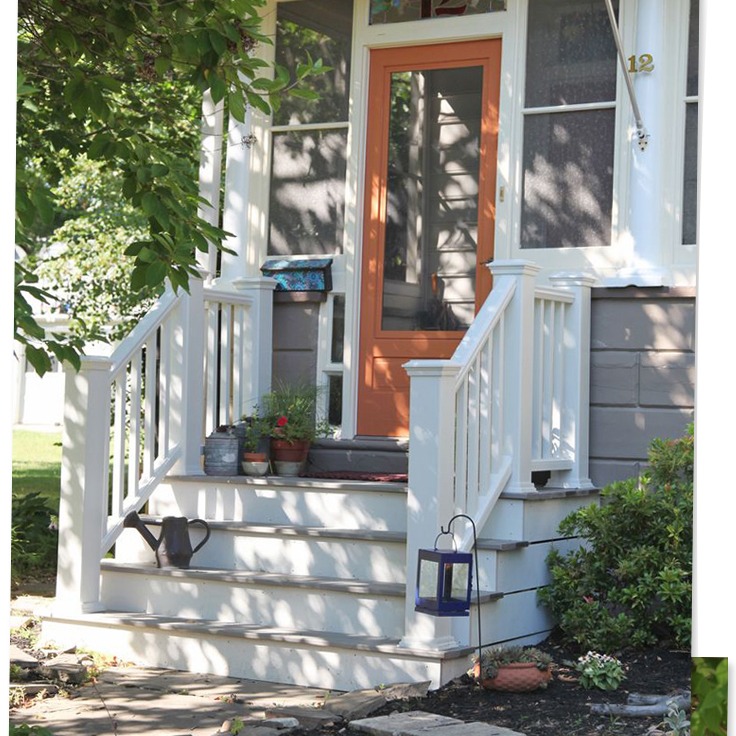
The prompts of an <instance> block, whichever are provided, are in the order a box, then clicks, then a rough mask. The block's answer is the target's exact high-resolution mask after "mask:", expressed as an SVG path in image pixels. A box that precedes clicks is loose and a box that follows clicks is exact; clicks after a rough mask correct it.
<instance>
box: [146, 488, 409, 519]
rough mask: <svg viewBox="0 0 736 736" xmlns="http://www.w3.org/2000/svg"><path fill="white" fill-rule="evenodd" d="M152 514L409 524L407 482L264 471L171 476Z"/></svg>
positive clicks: (154, 502)
mask: <svg viewBox="0 0 736 736" xmlns="http://www.w3.org/2000/svg"><path fill="white" fill-rule="evenodd" d="M148 512H149V514H153V515H157V516H187V517H189V518H202V519H217V520H220V521H247V522H249V523H254V524H276V525H300V526H317V527H325V528H334V529H373V530H376V531H405V530H406V485H404V484H401V483H371V482H365V481H337V480H324V479H322V480H320V479H310V478H287V477H280V476H266V477H265V478H247V477H245V476H232V477H230V476H205V475H197V476H172V477H169V478H167V479H166V480H165V482H164V483H162V484H161V485H160V486H159V487H158V488H157V489H156V493H155V494H154V495H153V497H152V498H151V500H150V501H149V506H148Z"/></svg>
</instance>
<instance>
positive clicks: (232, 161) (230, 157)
mask: <svg viewBox="0 0 736 736" xmlns="http://www.w3.org/2000/svg"><path fill="white" fill-rule="evenodd" d="M250 127H251V112H250V111H248V113H247V114H246V116H245V122H244V123H239V122H237V120H235V119H234V118H232V117H231V118H230V120H229V123H228V131H227V136H225V137H224V138H223V140H224V141H225V145H227V157H226V161H225V201H224V203H223V212H222V228H223V230H225V231H227V232H229V233H232V236H231V237H229V238H228V239H227V240H226V241H225V245H226V247H227V248H229V249H230V250H231V251H233V253H232V254H229V253H223V254H222V260H221V265H220V278H221V281H222V282H224V283H227V282H229V281H233V280H235V279H236V278H240V277H243V276H245V275H246V274H247V273H248V270H247V268H248V261H247V259H248V217H249V215H250V211H249V203H250V196H251V191H250V190H251V187H250V157H251V150H250V147H249V144H248V143H247V141H248V140H249V138H248V135H249V132H250Z"/></svg>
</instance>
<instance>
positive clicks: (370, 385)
mask: <svg viewBox="0 0 736 736" xmlns="http://www.w3.org/2000/svg"><path fill="white" fill-rule="evenodd" d="M609 10H612V11H613V15H614V17H615V18H616V21H615V24H614V25H613V26H612V23H611V15H610V13H609ZM697 29H698V2H697V0H692V2H688V0H619V2H614V3H609V2H608V0H596V1H595V2H591V1H590V0H585V1H583V0H565V1H564V2H556V1H555V2H553V1H551V0H397V1H396V2H394V1H393V0H385V1H384V0H282V1H280V2H277V1H276V0H269V2H268V3H267V8H266V9H265V12H264V31H265V33H266V34H267V35H269V36H271V37H273V38H274V39H275V44H274V46H273V47H271V46H267V47H266V46H264V47H263V48H262V49H261V51H262V53H263V54H264V55H266V56H267V58H269V59H271V58H275V59H276V60H278V61H280V62H281V63H285V64H287V65H288V64H291V63H292V62H293V60H294V59H295V58H298V56H299V54H301V53H304V52H306V51H308V52H309V53H310V54H311V55H312V56H313V57H322V58H324V60H325V62H326V63H327V64H329V66H330V67H332V71H331V72H329V73H328V74H326V75H323V76H320V77H319V78H318V79H317V80H315V85H316V89H317V90H318V91H319V92H320V97H319V101H318V102H317V103H316V104H309V103H306V102H305V101H303V100H298V99H297V100H294V101H291V102H285V103H284V104H283V105H282V107H281V108H280V111H279V112H278V114H277V115H276V116H275V118H274V119H267V118H266V117H264V116H263V115H262V114H260V113H258V112H256V111H252V113H251V114H250V116H249V118H248V121H247V123H246V124H244V125H240V124H237V123H235V122H233V121H231V120H227V118H226V116H225V115H224V114H223V111H222V110H221V109H217V108H214V107H213V106H212V105H209V104H208V103H207V101H205V104H204V108H203V109H204V113H205V126H204V133H205V135H204V155H203V159H202V168H201V174H202V177H201V181H202V193H203V195H204V196H205V197H206V198H207V199H208V200H209V201H210V202H211V203H212V204H213V205H214V208H213V209H212V213H213V214H212V215H211V216H213V217H216V216H217V213H218V212H220V211H221V212H222V219H223V225H224V228H225V229H226V230H228V231H229V232H231V233H233V236H232V238H230V239H229V241H228V243H227V245H228V247H229V249H230V250H231V251H232V254H223V255H222V257H221V259H219V260H218V259H216V258H215V256H214V254H212V255H211V257H210V258H208V259H206V261H203V262H202V264H201V265H202V268H203V272H204V279H203V282H201V283H195V284H193V288H192V294H191V296H190V297H186V296H184V295H180V296H179V297H174V295H173V294H167V295H165V296H164V297H163V298H162V300H161V301H160V303H159V304H158V305H157V307H156V308H155V309H154V310H153V311H152V312H151V314H149V315H148V316H147V317H146V318H145V319H144V320H142V322H141V324H140V325H139V327H138V328H136V331H135V332H134V333H133V335H131V337H130V338H129V339H127V340H125V341H123V342H122V343H121V345H120V346H119V347H118V348H117V349H116V351H115V353H114V354H113V356H112V357H110V358H102V357H100V358H89V359H88V360H86V361H85V365H84V369H83V370H82V371H81V372H80V373H79V374H73V373H70V374H68V376H67V396H66V409H65V412H66V414H65V429H64V467H63V475H62V507H61V509H60V515H59V524H60V529H61V531H62V532H63V533H62V534H61V535H60V539H61V546H60V557H59V577H58V589H57V609H56V611H55V612H54V615H53V616H52V618H51V619H50V620H49V621H47V622H46V625H45V626H46V632H47V633H48V635H50V636H53V637H55V638H57V639H60V640H67V639H75V640H78V641H79V640H82V641H83V642H84V643H85V644H87V645H88V646H94V647H96V648H105V647H106V646H113V645H114V646H115V647H116V648H117V649H118V654H120V652H121V651H124V652H125V654H124V655H123V656H126V657H130V658H132V659H137V660H140V661H143V662H148V663H153V664H158V665H161V666H169V667H180V668H190V669H193V670H198V671H209V672H218V673H221V674H230V675H237V676H249V677H259V678H265V679H272V680H279V681H286V682H297V683H302V684H313V685H320V686H323V687H331V688H336V689H344V688H348V687H353V686H355V687H367V686H371V685H375V684H377V683H379V682H389V681H392V680H395V679H422V680H426V679H429V680H431V681H432V682H433V684H435V685H437V684H440V683H442V682H445V681H447V680H448V679H449V678H451V677H454V676H455V675H457V674H459V673H460V672H463V671H465V669H466V668H467V658H468V655H469V653H470V652H472V651H473V649H474V648H477V646H478V636H481V638H482V640H483V641H482V643H484V644H489V643H494V642H502V641H510V640H514V641H521V642H534V641H539V640H540V639H542V638H544V637H545V636H547V634H548V633H549V631H550V629H551V627H552V626H553V623H554V622H553V621H551V619H550V617H549V615H548V614H547V612H546V611H544V610H543V609H541V608H540V607H539V606H538V604H537V602H536V590H537V589H538V588H539V587H540V586H542V585H544V584H545V583H546V582H547V580H548V578H547V571H546V566H545V558H546V555H547V553H548V552H549V551H550V550H551V549H569V548H571V547H572V546H574V545H575V540H567V539H560V538H559V536H558V533H557V524H558V523H559V521H560V520H561V518H563V517H564V516H565V515H566V514H567V513H568V512H569V511H571V510H572V509H574V508H577V507H579V506H580V505H582V504H586V503H595V502H597V489H598V488H600V487H601V486H602V485H604V484H606V483H608V482H609V481H611V480H616V479H621V478H625V477H628V476H630V475H633V474H636V473H637V472H638V471H639V469H640V468H641V466H642V464H643V463H644V462H645V461H646V451H647V447H648V445H649V441H650V440H651V439H652V438H653V437H656V436H677V435H679V434H680V433H681V432H682V430H683V429H684V427H685V425H686V423H687V422H688V421H690V420H691V419H692V416H693V408H694V398H693V395H694V325H695V284H696V278H695V276H696V268H695V266H696V243H695V234H696V230H697V228H696V215H697V155H696V154H697V110H698V94H697V88H698V85H697V58H698V31H697ZM619 39H620V47H619V46H618V43H619ZM629 83H630V84H629ZM223 130H226V131H227V137H226V138H223V136H222V135H221V132H222V131H223ZM225 141H226V145H227V153H226V166H225V171H224V172H221V171H220V170H219V162H220V161H221V159H222V156H221V155H220V153H221V146H222V145H223V144H224V143H225ZM221 180H224V199H223V201H222V202H220V201H219V191H220V182H221ZM264 274H266V275H264ZM274 278H275V280H274ZM321 279H323V281H320V280H321ZM277 282H278V283H279V286H277V285H276V284H277ZM317 282H319V283H318V285H317V286H315V285H314V284H315V283H317ZM203 356H204V360H203ZM273 378H278V379H301V380H303V379H307V380H309V381H314V382H315V383H317V384H319V385H322V386H324V387H325V403H324V406H323V411H324V413H325V414H326V415H327V417H328V418H329V420H330V421H331V423H332V424H333V425H335V426H338V427H339V432H338V434H337V439H334V440H332V441H331V442H324V443H321V445H320V446H318V447H315V448H314V451H313V453H312V469H313V471H314V473H315V474H317V475H318V474H319V472H320V471H321V472H322V473H323V476H324V475H326V474H327V471H330V472H334V471H340V470H343V471H348V470H351V469H361V470H365V469H366V468H368V469H370V470H374V471H380V470H387V469H389V465H390V467H391V469H392V470H394V469H395V468H396V467H400V464H401V463H402V462H403V463H404V466H403V467H404V469H407V470H408V481H407V483H406V484H405V485H404V484H396V483H378V484H370V483H360V482H355V481H350V480H336V479H334V478H329V479H326V480H321V481H320V480H318V479H313V478H309V479H306V478H300V479H288V478H267V479H258V480H252V479H246V478H244V477H242V476H232V477H212V476H204V475H203V474H202V459H201V448H202V445H203V443H204V440H205V437H206V436H207V435H208V434H209V433H210V432H211V431H212V430H213V429H214V428H216V427H217V426H218V425H221V424H229V423H231V422H233V421H235V420H237V419H238V418H239V417H240V416H241V415H243V414H244V413H247V412H248V411H249V410H250V409H251V408H252V406H253V405H254V404H255V403H257V401H258V399H259V398H260V396H262V395H263V393H265V392H266V391H267V390H268V389H269V387H270V385H271V381H272V379H273ZM111 417H112V426H111ZM407 450H408V452H407ZM110 455H112V457H113V461H112V463H111V464H108V462H107V458H108V457H110ZM394 463H397V465H394ZM145 504H147V506H146V510H147V513H148V515H149V517H148V518H147V520H148V521H149V523H150V524H151V525H152V528H154V530H156V529H157V528H158V527H157V526H156V524H158V523H160V519H159V517H162V516H166V515H174V516H186V517H189V518H193V517H198V518H203V519H205V520H206V521H207V522H208V523H209V525H210V528H211V530H212V536H211V538H210V539H209V540H208V541H207V543H206V544H205V545H204V547H203V548H202V549H201V551H199V552H197V554H196V555H195V557H194V559H193V563H192V568H191V569H190V570H179V569H177V570H170V569H159V568H156V567H153V566H152V551H151V550H150V549H149V547H148V546H147V545H146V544H145V543H143V542H142V541H141V538H140V536H139V535H138V534H137V533H136V532H135V530H131V529H129V528H126V527H125V526H124V523H123V522H124V519H125V517H126V515H127V514H128V513H129V512H131V511H134V510H135V511H139V510H141V509H142V508H143V507H144V505H145ZM458 514H459V515H461V516H470V517H472V518H473V520H474V522H475V524H476V526H477V532H478V543H477V545H475V546H476V550H477V551H478V552H479V553H480V570H479V571H478V579H479V583H480V587H481V593H480V595H479V598H480V600H479V601H474V603H473V607H472V610H471V616H470V617H469V618H454V617H434V616H429V615H427V614H426V613H422V612H417V611H415V606H414V584H415V580H416V568H417V552H418V550H419V549H423V548H427V547H431V546H432V544H433V543H434V540H435V539H436V536H437V534H438V533H439V531H440V530H441V529H442V528H443V527H444V526H445V525H446V524H448V522H449V521H450V520H451V519H452V518H453V517H455V516H456V515H458ZM456 531H457V537H458V540H457V543H458V546H459V548H460V549H465V550H469V549H470V548H472V547H473V543H474V538H473V536H472V535H471V534H470V531H471V530H470V528H469V527H468V525H466V524H463V523H462V522H460V523H458V526H457V529H456ZM156 533H158V532H157V531H156ZM113 546H114V550H115V557H114V559H105V560H103V561H102V562H101V558H102V557H103V555H105V553H107V552H108V550H110V549H111V548H112V547H113ZM476 624H482V633H481V634H478V633H477V632H478V628H480V627H477V626H476ZM121 648H123V649H121Z"/></svg>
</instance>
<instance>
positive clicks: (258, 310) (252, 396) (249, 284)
mask: <svg viewBox="0 0 736 736" xmlns="http://www.w3.org/2000/svg"><path fill="white" fill-rule="evenodd" d="M232 283H233V286H234V288H235V289H236V290H237V291H242V292H245V293H249V294H250V295H251V296H252V301H251V304H250V308H249V310H248V330H247V332H248V334H247V342H246V346H245V347H246V350H247V353H248V357H249V359H248V360H246V361H244V362H245V364H244V366H243V367H244V370H245V375H244V377H243V383H244V386H243V390H242V395H243V396H244V397H245V400H246V401H245V403H244V407H243V410H244V411H246V412H247V411H250V410H251V409H253V407H254V406H255V404H257V403H258V402H259V401H260V400H261V398H262V397H263V395H264V394H267V393H268V392H269V391H270V390H271V365H272V361H273V292H274V289H275V288H276V282H275V281H274V280H273V279H270V278H264V277H260V276H254V277H243V278H237V279H234V280H233V282H232Z"/></svg>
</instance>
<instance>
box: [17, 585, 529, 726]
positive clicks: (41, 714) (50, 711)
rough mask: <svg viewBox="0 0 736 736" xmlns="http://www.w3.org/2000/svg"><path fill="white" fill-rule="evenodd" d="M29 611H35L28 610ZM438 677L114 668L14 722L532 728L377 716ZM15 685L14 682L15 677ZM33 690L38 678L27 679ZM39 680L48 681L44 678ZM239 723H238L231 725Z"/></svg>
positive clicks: (29, 603)
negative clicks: (328, 681)
mask: <svg viewBox="0 0 736 736" xmlns="http://www.w3.org/2000/svg"><path fill="white" fill-rule="evenodd" d="M42 606H43V603H42V602H39V601H38V600H33V599H29V600H25V601H24V600H22V599H19V601H16V602H14V608H15V610H14V611H12V614H11V621H10V626H11V628H14V627H17V626H19V625H22V623H23V621H24V620H27V619H28V617H29V615H30V614H31V613H33V614H35V615H38V614H39V613H40V609H41V608H42ZM23 609H26V610H23ZM80 659H81V657H80V656H78V655H63V656H62V657H60V658H59V662H58V663H57V664H56V665H55V666H56V667H57V668H58V670H57V672H59V673H60V674H61V677H62V678H69V679H73V678H74V677H77V676H78V674H79V672H80V664H79V660H80ZM11 663H14V664H16V665H18V666H20V667H22V668H24V669H27V670H28V671H30V672H33V670H34V669H35V668H36V667H41V666H47V667H48V666H49V662H47V661H44V662H42V663H38V662H36V663H35V664H34V662H33V661H29V659H28V656H27V655H26V654H25V653H23V652H22V651H20V650H17V649H16V650H13V648H12V647H11ZM428 686H429V683H426V682H425V683H410V684H408V683H407V684H396V685H389V686H388V687H381V689H380V690H378V689H369V690H358V691H354V692H349V693H339V694H336V693H331V692H329V691H327V690H321V689H317V688H306V687H297V686H293V685H278V684H274V683H268V682H259V681H256V680H246V679H239V678H229V677H217V676H214V675H198V674H193V673H191V672H177V671H172V670H163V669H154V668H144V667H133V666H120V667H117V666H116V667H110V668H108V669H106V670H104V671H103V672H102V673H101V674H100V675H99V676H98V677H97V678H96V680H95V681H94V682H91V683H87V684H85V685H82V686H79V687H76V688H74V689H72V690H71V693H72V697H65V696H63V695H62V694H59V695H54V696H51V697H46V698H38V699H36V700H35V701H34V702H33V703H32V704H31V705H30V706H28V707H23V708H15V709H11V710H10V723H11V725H12V724H16V725H20V724H27V725H29V726H42V727H45V728H47V729H48V730H49V731H50V732H51V734H53V736H108V735H109V736H127V735H128V734H130V735H131V736H133V735H134V734H135V736H216V734H227V733H233V732H235V731H236V730H238V728H240V731H239V733H240V734H241V736H287V734H288V733H289V732H290V731H293V730H295V729H298V728H299V729H305V730H312V729H319V728H321V727H327V726H329V727H330V728H331V729H332V730H335V729H334V728H333V727H337V730H339V729H342V728H344V729H346V730H347V732H348V733H351V732H352V733H353V734H354V735H355V736H360V735H361V734H363V735H365V736H524V735H523V734H519V733H518V732H517V731H511V730H509V729H507V728H501V727H498V726H493V725H490V724H487V723H464V722H463V721H459V720H456V719H454V718H446V717H444V716H437V715H434V714H430V713H425V712H422V711H412V712H406V713H400V712H397V713H394V714H392V715H389V716H378V717H372V716H371V714H372V713H375V712H376V711H377V710H378V709H379V708H382V707H383V706H385V705H386V703H387V702H392V701H398V700H403V699H407V698H414V697H422V696H423V695H425V694H426V693H427V689H428ZM11 687H12V685H11ZM24 687H26V692H31V689H30V688H31V685H29V684H24ZM39 687H41V688H42V687H47V688H48V683H45V684H44V683H41V684H40V685H39ZM231 729H232V730H231Z"/></svg>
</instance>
